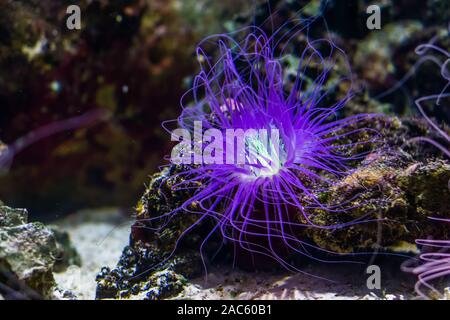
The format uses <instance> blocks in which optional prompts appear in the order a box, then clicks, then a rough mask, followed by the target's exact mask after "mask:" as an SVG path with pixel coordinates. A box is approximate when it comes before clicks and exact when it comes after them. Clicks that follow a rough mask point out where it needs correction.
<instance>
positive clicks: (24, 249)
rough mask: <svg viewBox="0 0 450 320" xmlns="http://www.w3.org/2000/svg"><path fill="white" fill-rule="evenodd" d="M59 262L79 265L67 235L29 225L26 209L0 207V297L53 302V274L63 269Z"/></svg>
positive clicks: (37, 224)
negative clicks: (51, 299)
mask: <svg viewBox="0 0 450 320" xmlns="http://www.w3.org/2000/svg"><path fill="white" fill-rule="evenodd" d="M55 234H56V235H55ZM58 240H59V241H61V242H58ZM57 259H61V260H60V261H62V262H64V263H66V264H67V263H79V260H77V254H76V252H75V251H74V249H73V247H72V246H71V244H70V241H69V238H68V236H67V234H65V233H63V232H61V231H56V232H55V231H52V230H51V229H50V228H48V227H46V226H45V225H44V224H42V223H40V222H31V223H29V222H28V213H27V211H26V210H25V209H13V208H10V207H7V206H0V284H1V286H0V293H1V294H2V295H3V296H4V297H5V298H7V299H29V298H31V299H49V298H53V297H54V289H55V285H56V284H55V280H54V278H53V271H55V270H57V269H58V268H60V267H58V265H59V266H61V265H62V262H59V261H58V260H57Z"/></svg>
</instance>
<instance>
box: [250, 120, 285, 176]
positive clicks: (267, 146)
mask: <svg viewBox="0 0 450 320" xmlns="http://www.w3.org/2000/svg"><path fill="white" fill-rule="evenodd" d="M245 146H246V155H245V158H246V161H245V168H246V169H247V170H248V172H249V174H247V178H263V177H272V176H274V175H277V174H278V172H279V171H280V170H281V169H282V167H283V165H284V163H285V161H286V151H285V145H284V143H283V142H282V140H281V139H280V135H279V132H278V130H277V129H272V130H271V134H270V137H268V136H267V132H266V131H260V133H259V134H258V135H251V136H248V137H246V139H245Z"/></svg>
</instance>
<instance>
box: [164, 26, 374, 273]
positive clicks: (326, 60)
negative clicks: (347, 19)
mask: <svg viewBox="0 0 450 320" xmlns="http://www.w3.org/2000/svg"><path fill="white" fill-rule="evenodd" d="M280 30H281V29H280ZM300 31H301V30H300ZM300 31H298V32H294V33H292V32H291V33H289V35H288V34H281V31H277V32H274V34H273V35H272V36H270V37H269V36H267V35H266V34H265V33H264V31H262V30H261V29H259V28H257V27H252V28H247V29H245V30H244V31H243V32H244V33H245V36H244V38H243V40H242V41H238V40H235V38H233V37H232V36H231V35H223V34H222V35H216V36H212V37H209V38H207V39H205V40H204V41H203V42H201V43H200V45H199V47H198V49H197V56H198V60H199V61H200V66H201V71H200V72H199V74H198V75H197V76H196V77H195V80H194V84H193V88H192V90H190V91H189V92H188V93H186V94H185V95H184V96H183V98H182V100H181V104H182V107H183V112H182V114H181V116H180V117H179V119H178V120H177V123H178V125H179V126H181V129H177V130H175V131H173V132H172V138H173V140H177V141H179V140H181V138H183V141H182V142H180V144H179V145H177V146H176V147H175V149H174V150H177V151H178V152H180V151H184V154H182V155H179V157H178V158H177V161H173V162H176V163H180V160H182V159H184V160H187V163H190V164H188V165H186V166H183V168H184V169H183V170H182V171H181V172H179V173H177V174H176V176H177V177H178V178H180V179H179V181H181V182H179V183H178V184H177V185H175V186H174V188H176V189H178V190H180V189H183V190H186V189H189V190H192V192H193V195H192V197H190V198H189V199H188V200H187V201H185V202H184V203H183V204H182V205H181V206H180V207H179V208H177V209H176V210H174V211H172V212H169V213H166V214H164V215H163V217H168V216H173V215H176V214H194V215H198V217H199V218H198V220H197V223H200V222H201V221H202V220H204V219H213V220H214V221H215V223H214V227H213V229H212V230H211V233H210V234H209V236H211V235H212V234H213V233H215V232H220V234H221V236H222V237H223V239H224V241H226V242H232V243H233V244H234V245H235V248H236V249H238V250H240V249H244V250H245V251H248V252H250V253H252V254H256V253H257V254H261V255H264V256H268V257H270V258H273V259H275V260H276V261H278V262H279V263H280V264H281V265H283V266H284V267H286V268H288V269H290V268H291V267H292V266H291V265H290V264H289V263H288V262H287V261H286V259H285V257H284V253H286V252H294V253H300V254H302V255H306V256H311V254H310V253H309V252H308V247H312V246H313V245H312V244H309V243H307V242H305V241H304V239H302V237H301V236H300V234H301V228H305V227H316V228H329V229H332V228H340V227H344V226H347V225H351V224H352V223H356V221H350V222H348V223H345V224H340V225H330V226H318V225H315V224H314V222H312V221H311V214H312V213H311V212H312V209H321V210H326V211H327V212H329V213H330V214H333V213H335V212H342V211H343V210H346V209H345V204H335V205H325V204H323V203H322V202H321V201H320V199H319V198H318V196H317V192H318V191H319V190H320V188H325V187H326V186H330V185H332V184H333V183H334V181H336V180H335V179H336V178H337V177H340V176H343V175H345V174H347V173H348V171H349V170H350V167H349V162H351V161H355V160H357V159H360V158H361V157H363V156H364V155H365V154H364V153H362V152H360V153H355V152H354V153H353V154H352V153H350V152H348V150H349V149H352V150H354V149H357V148H358V147H359V145H360V144H366V143H367V142H368V141H370V142H373V141H374V140H375V139H376V138H375V137H376V134H375V132H373V133H369V131H370V129H366V128H362V127H363V126H362V125H361V122H362V121H363V120H367V119H368V118H370V117H373V115H368V114H359V115H355V116H350V117H347V118H343V119H339V118H338V113H339V111H340V110H341V109H342V108H343V107H344V106H345V104H346V102H347V101H348V100H349V99H350V98H351V96H352V91H351V90H349V91H348V92H346V93H345V94H344V95H343V96H342V97H340V99H339V100H338V101H337V102H335V103H334V104H331V105H328V104H327V103H326V102H325V100H326V99H325V98H326V97H327V95H328V94H330V91H332V90H334V89H335V86H336V85H337V84H341V83H348V84H349V86H350V87H351V73H350V72H348V73H347V75H346V76H344V77H338V76H336V80H335V86H332V87H331V88H330V87H327V86H325V83H326V81H327V80H328V79H329V78H330V77H329V75H330V73H331V72H332V71H333V70H335V68H336V66H337V63H336V62H337V61H338V59H342V60H341V61H343V63H342V64H341V65H345V66H346V67H348V64H346V59H345V54H344V52H343V51H342V50H341V49H339V48H337V47H336V46H335V45H334V44H333V42H332V41H331V40H329V39H320V40H313V41H309V40H306V41H305V42H304V47H303V48H302V50H301V51H300V52H299V53H300V54H298V52H297V57H299V63H298V65H297V66H296V68H295V69H296V72H295V77H294V79H291V80H290V81H288V77H287V72H286V70H285V67H284V60H285V58H286V57H287V56H288V54H287V53H286V52H287V51H286V50H287V43H289V41H290V40H291V39H292V38H293V37H294V36H298V34H299V32H300ZM282 43H284V45H281V44H282ZM207 45H212V46H213V47H214V48H216V49H218V51H219V55H218V57H214V56H213V55H209V54H208V53H207V52H206V50H205V49H204V46H207ZM296 51H298V49H297V50H296ZM312 70H314V72H313V71H312ZM348 70H349V69H348ZM311 73H312V74H314V77H313V79H312V80H311ZM189 96H192V97H193V99H192V100H189V102H190V103H189V104H188V105H186V104H185V103H184V101H185V100H187V99H188V97H189ZM198 127H200V128H201V130H206V131H205V133H204V134H203V131H199V128H198ZM180 130H181V131H180ZM363 131H364V132H365V133H366V134H368V136H370V137H372V138H368V140H367V141H353V140H352V139H351V137H352V135H356V134H359V133H361V132H363ZM180 132H181V133H180ZM183 132H187V133H183ZM230 132H232V133H233V134H234V135H232V134H231V133H230ZM238 133H241V135H239V134H238ZM268 133H270V136H269V134H268ZM192 135H193V141H194V142H193V144H191V141H190V137H191V136H192ZM223 137H225V138H224V139H223ZM230 137H231V138H230ZM239 137H241V139H240V140H239ZM186 140H187V141H186ZM200 141H202V142H205V141H206V142H207V143H208V144H207V145H206V146H204V145H203V144H199V142H200ZM239 146H241V147H243V148H239ZM361 149H363V148H361ZM242 150H243V151H242ZM206 155H207V157H206ZM230 155H231V156H230ZM172 160H174V158H173V157H172ZM239 160H241V161H239ZM182 163H184V164H187V163H186V162H182ZM159 218H161V217H159ZM194 226H195V225H192V226H191V227H189V228H188V229H187V230H186V231H185V232H184V234H185V233H186V232H189V231H190V230H192V229H193V228H194ZM209 236H208V237H209ZM208 237H207V238H206V239H204V241H203V243H202V245H201V251H202V250H203V246H204V245H205V243H206V241H207V240H208ZM293 269H295V268H293ZM295 270H297V269H295ZM298 271H299V270H298Z"/></svg>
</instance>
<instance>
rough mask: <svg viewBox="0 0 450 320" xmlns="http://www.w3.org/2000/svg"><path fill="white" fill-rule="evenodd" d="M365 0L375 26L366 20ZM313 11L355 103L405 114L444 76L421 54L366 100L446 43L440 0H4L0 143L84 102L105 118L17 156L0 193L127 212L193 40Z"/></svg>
mask: <svg viewBox="0 0 450 320" xmlns="http://www.w3.org/2000/svg"><path fill="white" fill-rule="evenodd" d="M374 3H375V4H378V5H380V7H381V9H382V30H376V31H371V30H368V29H367V28H366V23H365V21H366V19H367V13H366V8H367V6H368V5H369V4H374ZM71 4H77V5H79V6H80V8H81V12H82V16H81V21H82V28H81V30H68V29H67V27H66V19H67V14H66V9H67V7H68V6H69V5H71ZM325 5H326V6H325ZM269 8H270V9H269ZM300 10H301V11H300ZM319 13H323V14H324V16H325V17H326V20H327V22H328V28H329V33H330V34H331V35H332V36H333V37H334V38H335V39H336V41H337V44H338V45H339V46H342V47H343V49H344V50H346V52H347V53H348V55H349V59H350V62H351V64H352V67H353V68H354V72H355V75H356V79H357V81H358V82H359V83H360V85H361V88H362V89H361V94H360V96H359V97H358V98H357V99H359V100H358V101H359V104H358V106H359V107H360V109H361V106H362V109H363V110H358V111H364V112H372V111H377V112H386V113H391V114H399V115H403V114H408V113H411V112H414V111H413V109H412V108H411V101H412V100H411V98H415V97H417V94H419V92H420V95H425V94H430V93H436V88H442V87H443V86H444V85H445V82H443V80H442V77H441V75H440V70H439V69H438V68H436V66H435V65H433V64H432V63H425V64H424V65H423V66H422V67H421V68H420V70H418V72H416V73H415V74H414V75H413V76H412V77H411V78H410V79H409V80H408V81H407V82H405V84H404V86H403V89H402V90H397V91H396V92H394V93H393V94H390V95H388V96H385V97H382V98H380V99H378V100H376V101H375V100H374V99H373V98H374V97H376V96H377V95H379V94H380V93H382V92H385V91H386V90H388V89H390V88H392V87H394V86H395V85H396V84H397V83H398V82H399V81H400V80H401V79H402V78H403V77H404V76H405V75H406V74H408V72H409V71H410V70H411V68H413V66H414V64H415V63H416V62H417V61H418V57H417V55H416V54H415V53H414V48H415V47H416V46H417V45H419V44H421V43H424V42H427V41H429V40H430V39H432V38H433V37H435V39H436V43H438V44H439V45H440V46H442V47H444V48H450V44H449V42H448V41H449V40H448V36H447V37H446V35H448V22H449V21H450V2H449V1H448V0H380V1H365V0H330V1H324V0H322V1H321V0H313V1H302V0H279V1H277V0H271V1H268V0H264V1H259V0H226V1H224V0H223V1H222V0H221V1H218V0H82V1H75V0H73V1H71V0H69V1H66V0H44V1H42V0H14V1H13V0H0V108H1V109H0V140H1V141H3V142H4V143H5V144H6V145H11V144H14V142H16V141H17V139H20V138H21V137H23V136H25V135H27V134H30V133H32V132H34V131H36V130H39V129H40V128H42V127H43V126H46V125H48V124H50V123H55V122H57V121H61V120H64V119H68V118H71V117H76V116H80V115H82V114H84V113H85V112H88V111H90V110H104V111H105V112H107V113H108V114H109V115H110V117H108V119H106V120H103V121H98V122H96V123H94V124H92V123H91V124H89V125H87V124H86V125H83V124H80V125H79V126H78V127H77V128H76V129H74V130H68V131H65V132H60V133H57V134H54V135H52V136H50V137H47V138H45V139H42V140H40V141H38V142H36V143H34V144H32V145H30V146H29V147H27V148H25V149H24V150H23V151H22V152H20V153H19V154H17V155H16V156H15V157H14V161H13V162H12V166H11V168H9V170H3V171H2V172H1V176H0V199H1V200H2V201H3V202H5V203H6V204H7V205H9V206H13V207H24V208H28V209H29V211H30V213H31V218H32V219H39V220H51V219H54V218H57V217H59V216H62V215H65V214H67V213H70V212H73V211H76V210H78V209H81V208H97V207H120V208H123V210H124V211H125V212H126V211H129V210H131V209H132V208H133V206H134V205H135V204H136V201H137V199H138V198H139V197H140V195H141V194H142V192H143V191H144V188H145V186H144V185H145V183H146V182H147V181H148V178H147V177H148V176H149V175H150V174H152V173H154V172H155V171H156V170H158V166H159V165H162V164H165V160H164V159H163V157H164V155H166V154H168V153H169V152H170V149H169V142H170V137H169V135H168V134H167V133H166V132H165V131H164V130H163V129H162V127H161V122H162V121H164V120H168V119H174V118H176V117H177V115H178V113H179V111H180V105H179V99H180V97H181V95H182V94H183V93H184V92H185V91H186V90H187V89H189V87H190V85H191V82H192V77H193V75H195V73H196V71H197V70H198V69H197V68H198V67H197V60H196V57H195V46H196V44H197V43H198V41H200V40H201V39H202V38H204V37H205V36H208V35H210V34H213V33H218V32H230V31H233V30H236V29H238V28H239V27H242V26H246V25H249V24H252V23H256V24H257V25H259V24H262V23H263V22H264V20H265V19H266V18H267V17H268V16H269V15H270V14H273V18H274V21H275V22H277V21H278V22H283V21H286V20H287V19H290V18H299V17H300V18H304V17H308V16H311V15H316V14H319ZM321 30H323V29H321ZM321 32H323V31H321ZM317 35H318V36H321V34H320V32H318V34H317ZM436 112H440V113H442V114H440V115H439V117H440V118H441V119H444V118H445V117H447V119H448V114H449V112H448V111H446V110H442V109H441V110H437V111H436Z"/></svg>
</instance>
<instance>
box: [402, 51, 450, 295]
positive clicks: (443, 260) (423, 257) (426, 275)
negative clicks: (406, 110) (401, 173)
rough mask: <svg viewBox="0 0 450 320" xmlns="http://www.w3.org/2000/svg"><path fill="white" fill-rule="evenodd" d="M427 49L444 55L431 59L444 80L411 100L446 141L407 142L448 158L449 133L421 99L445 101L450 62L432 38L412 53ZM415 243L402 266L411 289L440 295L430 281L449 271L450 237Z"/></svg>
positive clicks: (449, 153)
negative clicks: (412, 258)
mask: <svg viewBox="0 0 450 320" xmlns="http://www.w3.org/2000/svg"><path fill="white" fill-rule="evenodd" d="M429 50H431V51H433V52H437V53H439V54H441V55H443V56H444V57H445V61H444V62H440V60H439V59H434V61H437V64H438V65H439V67H440V71H441V75H442V77H443V78H444V79H445V80H446V81H447V84H446V85H445V87H444V88H443V90H442V91H441V92H440V93H439V94H434V95H429V96H425V97H421V98H419V99H417V100H416V101H415V104H416V106H417V108H418V110H419V112H420V113H421V115H422V116H423V117H424V118H425V120H426V121H427V122H428V124H429V126H430V128H431V129H432V130H434V131H436V132H437V133H438V134H439V135H441V136H442V138H443V139H444V141H446V143H447V145H445V144H443V143H439V142H437V141H435V140H433V139H431V138H428V137H416V138H414V139H411V141H410V143H412V142H426V143H430V144H432V145H433V146H435V147H436V148H438V149H439V150H440V151H442V153H443V154H444V155H446V156H447V157H449V158H450V148H449V146H450V136H449V135H448V134H447V133H446V132H445V131H444V130H442V129H441V128H440V127H439V125H438V124H436V123H435V122H434V121H433V120H432V119H431V118H430V117H429V116H428V115H427V114H426V113H425V111H424V108H423V103H425V102H427V101H435V105H436V106H439V105H440V104H441V102H442V101H443V100H444V101H446V99H448V98H449V97H450V93H447V92H446V91H447V89H448V88H449V87H450V73H449V70H448V66H449V65H450V53H448V52H447V51H446V50H444V49H443V48H441V47H439V46H437V45H435V44H433V43H432V42H430V43H427V44H423V45H420V46H418V47H417V48H416V53H417V54H419V55H424V54H425V53H426V52H427V51H429ZM447 187H448V188H449V189H450V181H449V182H448V185H447ZM430 219H432V220H435V221H436V222H438V223H450V220H449V219H441V218H430ZM416 243H417V245H419V246H421V249H422V253H421V254H420V256H419V260H420V263H419V264H418V265H416V266H415V267H410V266H409V264H410V262H408V263H406V264H405V265H404V266H403V269H404V270H405V271H408V272H411V273H413V274H415V275H417V277H418V281H417V283H416V285H415V290H416V292H417V293H418V294H419V295H420V296H421V297H422V298H425V299H427V298H430V297H431V296H434V297H436V296H441V293H440V292H439V290H437V289H436V288H435V287H434V286H433V285H432V282H433V281H436V280H438V279H442V278H444V277H446V276H449V275H450V240H449V239H446V240H434V239H432V238H430V239H417V240H416ZM423 288H425V290H426V291H424V290H423Z"/></svg>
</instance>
